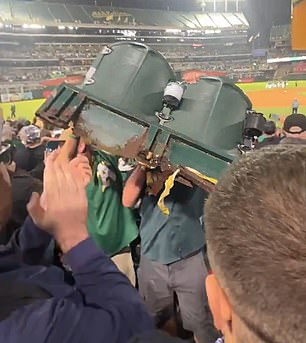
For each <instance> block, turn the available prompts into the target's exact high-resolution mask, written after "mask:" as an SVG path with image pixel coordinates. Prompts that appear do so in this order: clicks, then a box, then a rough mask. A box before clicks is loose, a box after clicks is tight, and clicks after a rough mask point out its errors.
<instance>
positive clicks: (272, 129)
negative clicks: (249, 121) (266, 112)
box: [264, 120, 276, 135]
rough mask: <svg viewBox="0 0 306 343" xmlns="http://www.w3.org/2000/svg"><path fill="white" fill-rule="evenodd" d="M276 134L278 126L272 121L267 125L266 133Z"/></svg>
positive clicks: (265, 127)
mask: <svg viewBox="0 0 306 343" xmlns="http://www.w3.org/2000/svg"><path fill="white" fill-rule="evenodd" d="M275 132H276V124H275V122H274V121H272V120H270V121H267V122H266V123H265V126H264V133H265V134H267V135H274V134H275Z"/></svg>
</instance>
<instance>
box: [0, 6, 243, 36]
mask: <svg viewBox="0 0 306 343" xmlns="http://www.w3.org/2000/svg"><path fill="white" fill-rule="evenodd" d="M225 10H227V8H225V9H224V12H211V13H205V12H189V13H183V12H174V11H161V10H143V9H114V8H106V7H98V6H88V5H73V4H63V3H45V2H36V1H33V2H26V1H1V2H0V28H1V27H2V28H10V25H16V26H21V27H22V28H24V29H33V30H36V29H44V28H45V27H47V26H48V27H58V28H59V29H60V30H61V29H62V30H63V29H65V28H67V29H69V28H71V27H72V28H75V27H78V28H90V27H93V28H94V27H110V26H111V27H113V28H116V27H121V28H122V27H126V28H131V27H135V28H137V27H141V28H169V29H171V28H172V29H181V30H203V29H223V30H226V29H233V28H240V29H244V28H247V27H248V22H247V20H246V18H245V16H244V14H243V13H242V12H237V11H231V12H226V11H225ZM237 10H239V8H238V7H237Z"/></svg>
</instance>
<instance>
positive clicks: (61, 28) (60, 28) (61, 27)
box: [57, 25, 66, 30]
mask: <svg viewBox="0 0 306 343" xmlns="http://www.w3.org/2000/svg"><path fill="white" fill-rule="evenodd" d="M57 28H58V29H59V30H65V28H66V27H65V26H62V25H60V26H58V27H57Z"/></svg>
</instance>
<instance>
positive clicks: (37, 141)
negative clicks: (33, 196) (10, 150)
mask: <svg viewBox="0 0 306 343" xmlns="http://www.w3.org/2000/svg"><path fill="white" fill-rule="evenodd" d="M18 137H19V139H20V140H21V142H22V143H23V146H21V147H17V148H16V151H15V154H14V161H15V162H16V165H17V167H18V168H20V169H23V170H25V171H27V172H29V173H30V174H31V175H32V176H33V177H35V178H37V179H39V180H42V179H43V173H44V156H45V145H44V143H43V142H42V141H41V130H40V129H39V128H38V127H36V126H35V125H28V126H24V127H23V128H22V129H21V130H20V131H19V133H18Z"/></svg>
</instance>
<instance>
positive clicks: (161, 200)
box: [157, 169, 180, 216]
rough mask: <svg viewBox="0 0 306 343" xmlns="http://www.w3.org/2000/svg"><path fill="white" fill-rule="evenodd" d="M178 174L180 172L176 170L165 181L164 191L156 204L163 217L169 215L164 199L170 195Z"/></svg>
mask: <svg viewBox="0 0 306 343" xmlns="http://www.w3.org/2000/svg"><path fill="white" fill-rule="evenodd" d="M179 172H180V170H179V169H178V170H176V171H175V172H174V173H173V174H172V175H170V176H169V177H168V179H167V181H166V182H165V189H164V191H163V192H162V194H161V195H160V197H159V200H158V203H157V205H158V207H159V208H160V210H161V211H162V213H163V214H164V215H165V216H169V214H170V211H169V209H168V208H167V207H166V205H165V198H166V197H167V196H168V195H169V194H170V191H171V189H172V188H173V186H174V181H175V178H176V176H177V175H178V173H179Z"/></svg>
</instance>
